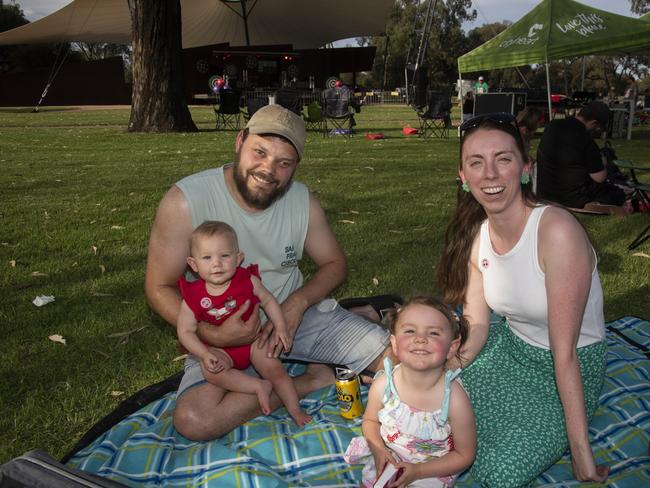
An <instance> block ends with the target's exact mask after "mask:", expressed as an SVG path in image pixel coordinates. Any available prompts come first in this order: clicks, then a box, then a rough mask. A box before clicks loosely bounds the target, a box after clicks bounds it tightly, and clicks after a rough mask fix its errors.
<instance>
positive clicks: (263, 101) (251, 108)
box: [244, 97, 269, 121]
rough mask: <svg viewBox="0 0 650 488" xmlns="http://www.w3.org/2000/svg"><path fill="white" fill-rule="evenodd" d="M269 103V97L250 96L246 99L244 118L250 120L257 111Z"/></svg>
mask: <svg viewBox="0 0 650 488" xmlns="http://www.w3.org/2000/svg"><path fill="white" fill-rule="evenodd" d="M268 104H269V99H268V97H264V98H249V99H248V100H246V112H244V120H247V121H248V120H250V118H251V117H252V116H253V114H254V113H255V112H257V111H258V110H259V109H261V108H262V107H264V106H265V105H268Z"/></svg>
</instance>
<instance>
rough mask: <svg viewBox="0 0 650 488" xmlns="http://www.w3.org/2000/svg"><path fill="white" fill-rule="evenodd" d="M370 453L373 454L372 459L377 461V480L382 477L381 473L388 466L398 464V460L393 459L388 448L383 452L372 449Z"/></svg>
mask: <svg viewBox="0 0 650 488" xmlns="http://www.w3.org/2000/svg"><path fill="white" fill-rule="evenodd" d="M370 452H372V457H373V459H374V460H375V473H377V478H379V476H381V473H382V472H383V471H384V469H385V468H386V466H387V465H388V464H397V460H396V459H395V458H394V457H393V454H392V453H391V451H390V450H389V449H388V448H384V449H381V450H375V449H372V448H371V449H370Z"/></svg>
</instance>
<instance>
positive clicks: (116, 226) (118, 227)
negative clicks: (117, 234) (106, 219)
mask: <svg viewBox="0 0 650 488" xmlns="http://www.w3.org/2000/svg"><path fill="white" fill-rule="evenodd" d="M111 229H116V230H121V229H124V226H121V225H111Z"/></svg>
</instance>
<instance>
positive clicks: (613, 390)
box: [68, 317, 650, 488]
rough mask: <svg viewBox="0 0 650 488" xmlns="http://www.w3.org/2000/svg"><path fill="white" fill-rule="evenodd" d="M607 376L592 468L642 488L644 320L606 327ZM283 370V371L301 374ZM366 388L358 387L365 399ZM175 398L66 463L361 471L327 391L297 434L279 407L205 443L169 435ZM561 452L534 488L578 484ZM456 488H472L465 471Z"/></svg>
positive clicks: (207, 471)
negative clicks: (346, 456) (602, 467)
mask: <svg viewBox="0 0 650 488" xmlns="http://www.w3.org/2000/svg"><path fill="white" fill-rule="evenodd" d="M607 342H608V346H609V352H608V357H607V363H608V364H607V377H606V379H605V387H604V388H603V392H602V394H601V397H600V406H599V408H598V411H597V412H596V415H595V417H594V419H593V420H592V422H591V424H590V428H589V434H590V437H591V443H592V446H593V447H594V452H595V455H596V459H597V462H599V463H607V464H608V465H609V466H611V471H610V477H609V480H608V486H612V487H618V488H627V487H630V488H637V487H640V486H650V452H649V442H650V357H649V355H648V352H647V351H648V347H649V346H650V323H648V322H647V321H644V320H641V319H637V318H634V317H625V318H622V319H619V320H617V321H615V322H612V323H610V324H608V332H607ZM301 368H303V366H301V365H292V366H290V369H289V371H290V374H292V375H295V374H299V373H300V372H301ZM366 394H367V389H365V388H364V391H363V395H364V401H365V396H366ZM174 403H175V393H170V394H168V395H165V396H164V397H163V398H161V399H159V400H157V401H154V402H152V403H151V404H149V405H147V406H146V407H144V408H142V409H141V410H139V411H138V412H136V413H134V414H132V415H130V416H128V417H127V418H126V419H124V420H123V421H122V422H120V423H118V424H117V425H115V426H114V427H113V428H112V429H110V430H109V431H107V432H106V433H104V434H103V435H101V436H100V437H99V438H97V439H96V440H95V442H93V443H92V444H91V445H89V446H88V447H86V448H84V449H83V450H81V451H79V452H78V453H77V454H76V455H75V456H73V457H72V458H71V460H70V461H69V462H68V464H69V465H71V466H73V467H76V468H79V469H82V470H84V471H88V472H91V473H96V474H98V475H100V476H105V477H108V478H111V479H113V480H115V481H118V482H120V483H123V484H125V485H127V486H161V485H163V486H209V487H219V488H222V487H238V488H248V487H251V488H252V487H262V488H267V487H269V488H271V487H278V488H279V487H289V486H291V487H311V486H320V487H357V486H359V481H360V479H361V466H350V465H348V464H347V463H345V461H343V453H344V452H345V449H346V447H347V445H348V443H349V441H350V439H351V438H352V437H354V436H357V435H360V432H361V422H360V419H357V420H355V421H347V420H345V419H343V418H341V417H340V416H339V414H338V405H337V402H336V396H335V392H334V387H329V388H324V389H322V390H319V391H318V392H314V393H313V394H311V395H309V397H308V398H306V399H305V400H302V401H301V404H302V406H303V408H304V409H305V410H306V411H307V412H308V413H309V414H310V415H312V416H313V419H314V420H313V421H312V422H311V423H310V424H308V425H307V426H306V427H304V428H302V429H298V428H296V426H295V424H294V423H293V422H292V420H291V418H290V417H289V416H288V414H287V412H286V410H284V409H279V410H277V411H275V412H273V414H271V415H269V416H268V417H258V418H256V419H254V420H252V421H250V422H248V423H246V424H245V425H243V426H241V427H239V428H238V429H236V430H234V431H233V432H232V433H230V434H229V435H228V436H225V437H223V438H221V439H218V440H216V441H213V442H191V441H188V440H187V439H185V438H184V437H182V436H181V435H179V434H178V433H176V431H175V430H174V428H173V425H172V418H171V412H172V410H173V408H174ZM577 485H578V483H577V482H576V481H572V480H571V461H570V458H569V456H568V453H567V454H565V455H564V457H563V458H562V459H561V460H560V461H559V462H558V463H556V464H555V465H553V466H552V467H551V468H549V469H548V470H547V471H546V472H544V473H542V474H541V475H540V476H539V478H538V479H537V480H536V482H535V486H545V487H560V486H561V487H568V486H577ZM457 486H458V487H462V488H469V487H475V486H478V485H477V484H476V483H474V482H473V480H472V479H471V478H470V477H469V475H468V474H464V475H462V476H461V477H460V478H459V480H458V482H457Z"/></svg>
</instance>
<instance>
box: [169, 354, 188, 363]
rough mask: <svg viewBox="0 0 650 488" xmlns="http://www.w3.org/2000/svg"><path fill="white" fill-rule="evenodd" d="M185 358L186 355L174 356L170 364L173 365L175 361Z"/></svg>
mask: <svg viewBox="0 0 650 488" xmlns="http://www.w3.org/2000/svg"><path fill="white" fill-rule="evenodd" d="M185 358H187V354H181V355H180V356H176V357H175V358H174V359H172V362H174V363H175V362H176V361H182V360H184V359H185Z"/></svg>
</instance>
